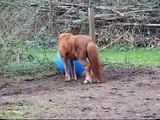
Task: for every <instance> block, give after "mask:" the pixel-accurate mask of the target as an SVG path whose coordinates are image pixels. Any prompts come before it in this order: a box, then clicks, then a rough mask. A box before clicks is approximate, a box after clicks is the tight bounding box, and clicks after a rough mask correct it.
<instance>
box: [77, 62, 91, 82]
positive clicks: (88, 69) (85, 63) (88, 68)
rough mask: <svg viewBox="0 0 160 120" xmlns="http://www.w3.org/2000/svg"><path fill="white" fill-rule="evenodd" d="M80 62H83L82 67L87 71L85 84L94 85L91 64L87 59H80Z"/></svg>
mask: <svg viewBox="0 0 160 120" xmlns="http://www.w3.org/2000/svg"><path fill="white" fill-rule="evenodd" d="M80 61H81V63H82V65H83V66H84V67H85V70H86V78H85V81H84V84H87V83H92V77H91V66H90V64H89V63H88V62H87V61H86V59H80Z"/></svg>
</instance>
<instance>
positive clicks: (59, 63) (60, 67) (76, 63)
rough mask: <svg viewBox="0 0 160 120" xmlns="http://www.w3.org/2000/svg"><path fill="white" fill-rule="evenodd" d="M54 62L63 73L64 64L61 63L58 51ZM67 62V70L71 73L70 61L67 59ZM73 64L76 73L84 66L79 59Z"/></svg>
mask: <svg viewBox="0 0 160 120" xmlns="http://www.w3.org/2000/svg"><path fill="white" fill-rule="evenodd" d="M55 63H56V65H57V68H58V69H59V70H60V71H61V72H63V73H65V70H64V64H63V61H62V59H61V56H60V54H59V52H57V54H56V59H55ZM67 64H68V67H69V71H70V73H71V63H70V61H69V60H68V61H67ZM74 65H75V70H76V74H77V75H80V74H81V73H83V72H84V67H83V65H82V64H81V62H80V61H79V60H76V61H74Z"/></svg>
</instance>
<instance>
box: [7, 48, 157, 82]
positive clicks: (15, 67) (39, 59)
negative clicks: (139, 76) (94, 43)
mask: <svg viewBox="0 0 160 120" xmlns="http://www.w3.org/2000/svg"><path fill="white" fill-rule="evenodd" d="M56 53H57V49H56V48H49V49H44V48H43V47H32V48H29V49H24V50H23V52H22V53H21V54H22V56H23V57H22V58H21V59H20V62H19V63H18V62H16V61H15V60H14V61H11V62H10V63H9V64H8V66H7V67H6V68H5V69H6V72H5V73H7V74H5V75H6V76H13V77H14V78H15V79H17V80H18V81H20V79H22V78H28V79H32V78H33V79H34V78H43V76H45V75H44V71H48V72H51V73H52V72H53V70H52V68H55V63H54V61H55V58H56ZM99 55H100V59H101V61H103V62H106V63H107V65H109V66H123V67H138V66H142V67H152V66H159V65H160V48H135V49H132V50H129V49H128V50H126V49H125V48H124V47H117V48H116V47H114V48H111V49H105V50H104V51H101V50H100V49H99ZM28 56H32V57H31V58H29V59H28ZM26 58H27V59H26ZM56 72H57V71H55V73H56ZM37 73H38V75H35V74H37ZM39 73H43V75H40V74H39ZM46 73H47V72H46ZM17 75H18V77H17ZM23 75H31V78H30V77H25V76H23ZM15 76H16V77H15ZM35 76H36V77H35Z"/></svg>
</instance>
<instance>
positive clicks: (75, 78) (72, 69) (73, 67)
mask: <svg viewBox="0 0 160 120" xmlns="http://www.w3.org/2000/svg"><path fill="white" fill-rule="evenodd" d="M71 74H72V79H74V80H77V76H76V71H75V65H74V61H72V60H71Z"/></svg>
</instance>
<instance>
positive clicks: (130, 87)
mask: <svg viewBox="0 0 160 120" xmlns="http://www.w3.org/2000/svg"><path fill="white" fill-rule="evenodd" d="M106 75H107V78H106V81H105V82H104V83H101V84H90V85H83V84H82V83H83V80H84V76H81V77H79V78H78V80H77V81H71V82H64V75H62V74H57V75H56V76H53V77H49V78H47V79H43V80H33V81H24V82H22V83H20V84H16V83H10V84H7V85H5V86H3V87H1V88H0V113H1V114H2V115H0V117H2V118H4V117H7V118H12V117H15V118H90V119H91V118H96V119H104V118H107V119H110V118H112V119H116V118H119V119H120V118H135V119H138V118H160V69H155V70H142V69H137V70H129V69H120V68H116V69H110V70H107V71H106ZM10 112H12V113H13V114H11V113H10Z"/></svg>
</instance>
